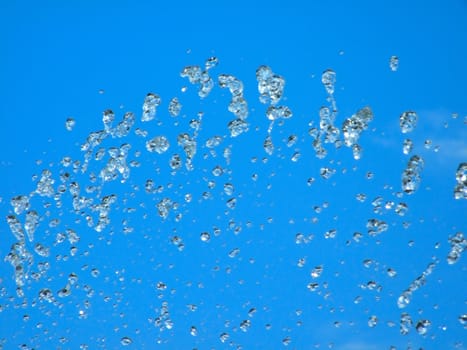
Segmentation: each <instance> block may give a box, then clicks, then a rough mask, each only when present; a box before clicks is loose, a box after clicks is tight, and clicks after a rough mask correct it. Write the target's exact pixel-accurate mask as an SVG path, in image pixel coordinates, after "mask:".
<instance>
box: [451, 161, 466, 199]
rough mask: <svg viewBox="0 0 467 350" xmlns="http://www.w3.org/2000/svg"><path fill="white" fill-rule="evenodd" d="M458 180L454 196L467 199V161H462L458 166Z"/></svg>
mask: <svg viewBox="0 0 467 350" xmlns="http://www.w3.org/2000/svg"><path fill="white" fill-rule="evenodd" d="M456 182H457V184H456V185H455V187H454V198H455V199H467V163H460V164H459V166H458V167H457V171H456Z"/></svg>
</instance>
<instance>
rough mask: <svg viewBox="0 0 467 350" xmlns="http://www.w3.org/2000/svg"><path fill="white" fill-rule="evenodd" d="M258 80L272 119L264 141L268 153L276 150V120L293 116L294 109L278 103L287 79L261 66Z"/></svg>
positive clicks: (261, 97) (262, 98) (263, 101)
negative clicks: (274, 129) (274, 138)
mask: <svg viewBox="0 0 467 350" xmlns="http://www.w3.org/2000/svg"><path fill="white" fill-rule="evenodd" d="M256 80H257V81H258V92H259V100H260V102H261V103H263V104H265V105H269V106H268V108H267V110H266V117H267V118H268V120H270V124H269V127H268V135H267V136H266V139H265V140H264V142H263V148H264V150H265V151H266V153H267V154H269V155H271V154H272V153H273V152H274V144H273V141H272V136H271V133H272V129H273V126H274V122H275V121H279V120H281V119H288V118H291V117H292V111H291V110H290V108H289V107H287V106H279V105H277V104H278V103H279V101H280V100H281V98H282V95H283V93H284V87H285V79H284V78H283V77H282V76H280V75H278V74H275V73H274V72H273V71H272V69H271V68H270V67H268V66H260V67H259V68H258V69H257V70H256Z"/></svg>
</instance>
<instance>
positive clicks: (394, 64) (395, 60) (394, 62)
mask: <svg viewBox="0 0 467 350" xmlns="http://www.w3.org/2000/svg"><path fill="white" fill-rule="evenodd" d="M389 68H391V71H393V72H395V71H397V68H399V57H397V56H391V58H390V59H389Z"/></svg>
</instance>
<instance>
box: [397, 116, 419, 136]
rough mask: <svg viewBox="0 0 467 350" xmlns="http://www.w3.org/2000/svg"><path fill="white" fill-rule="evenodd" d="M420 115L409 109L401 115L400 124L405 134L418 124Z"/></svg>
mask: <svg viewBox="0 0 467 350" xmlns="http://www.w3.org/2000/svg"><path fill="white" fill-rule="evenodd" d="M417 121H418V116H417V113H415V112H414V111H407V112H404V113H402V114H401V116H400V117H399V125H400V128H401V131H402V133H403V134H406V133H409V132H412V131H413V130H414V129H415V127H416V126H417Z"/></svg>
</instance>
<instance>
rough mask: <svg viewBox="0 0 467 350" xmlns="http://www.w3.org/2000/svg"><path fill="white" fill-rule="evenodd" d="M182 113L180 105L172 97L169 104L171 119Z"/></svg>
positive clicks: (176, 99)
mask: <svg viewBox="0 0 467 350" xmlns="http://www.w3.org/2000/svg"><path fill="white" fill-rule="evenodd" d="M181 111H182V104H181V103H180V101H179V100H178V98H177V97H174V98H172V99H171V100H170V102H169V114H170V116H172V117H177V116H178V115H179V114H180V112H181Z"/></svg>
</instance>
